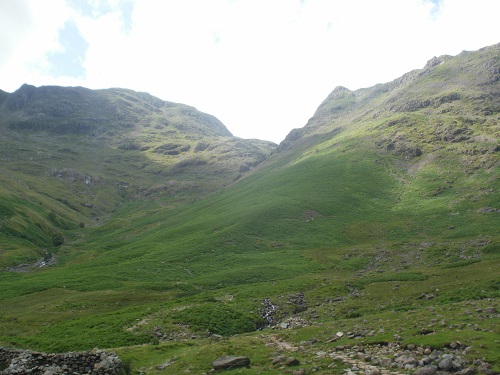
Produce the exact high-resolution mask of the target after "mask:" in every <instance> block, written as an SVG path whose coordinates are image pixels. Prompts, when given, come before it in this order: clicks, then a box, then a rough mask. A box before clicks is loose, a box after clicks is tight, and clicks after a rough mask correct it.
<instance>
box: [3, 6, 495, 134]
mask: <svg viewBox="0 0 500 375" xmlns="http://www.w3.org/2000/svg"><path fill="white" fill-rule="evenodd" d="M499 19H500V1H499V0H440V1H438V0H301V1H299V0H0V89H2V90H4V91H8V92H13V91H15V90H16V89H17V88H19V87H20V86H21V85H22V84H23V83H29V84H33V85H35V86H42V85H63V86H84V87H88V88H92V89H98V88H109V87H123V88H129V89H133V90H136V91H146V92H149V93H151V94H152V95H155V96H157V97H159V98H161V99H163V100H167V101H173V102H179V103H184V104H188V105H192V106H195V107H196V108H198V109H199V110H201V111H204V112H207V113H210V114H212V115H214V116H216V117H218V118H219V119H220V120H221V121H222V122H223V123H224V124H225V125H226V126H227V127H228V129H229V130H230V131H231V132H232V133H233V134H234V135H235V136H238V137H242V138H258V139H265V140H271V141H274V142H280V141H281V140H283V139H284V137H285V136H286V135H287V134H288V132H289V131H290V130H291V129H293V128H298V127H302V126H304V125H305V124H306V123H307V120H308V119H309V118H310V117H311V116H312V115H313V114H314V111H315V110H316V108H317V107H318V106H319V104H320V103H321V102H322V100H323V99H325V98H326V96H327V95H328V94H329V93H330V92H331V91H332V90H333V89H334V88H335V87H336V86H345V87H347V88H349V89H351V90H356V89H358V88H361V87H369V86H372V85H374V84H377V83H382V82H387V81H390V80H393V79H395V78H397V77H399V76H401V75H402V74H404V73H406V72H408V71H410V70H412V69H420V68H422V67H423V66H424V65H425V63H426V61H427V60H429V59H430V58H432V57H433V56H439V55H443V54H450V55H456V54H458V53H460V52H461V51H462V50H476V49H479V48H481V47H484V46H488V45H492V44H495V43H498V42H500V27H499V21H498V20H499Z"/></svg>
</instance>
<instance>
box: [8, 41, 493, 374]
mask: <svg viewBox="0 0 500 375" xmlns="http://www.w3.org/2000/svg"><path fill="white" fill-rule="evenodd" d="M498 56H499V47H498V46H493V47H490V48H487V49H483V50H481V51H477V52H473V53H463V54H461V55H459V56H457V57H442V58H437V59H433V60H431V61H430V62H429V64H428V65H427V66H426V67H425V68H424V69H422V70H419V71H414V72H411V73H409V74H407V75H405V76H404V77H402V78H400V79H398V80H395V81H394V82H391V83H388V84H383V85H377V86H375V87H373V88H369V89H362V90H358V91H354V92H351V91H349V90H348V89H345V88H337V89H335V90H334V91H333V92H332V94H331V95H330V96H329V97H328V98H327V99H326V100H325V101H324V102H323V103H322V104H321V106H320V107H319V108H318V111H317V112H316V114H315V115H314V117H313V118H312V119H311V120H310V122H309V123H308V124H307V125H306V126H305V127H304V128H302V129H296V130H294V131H292V132H291V133H290V135H289V136H288V137H287V139H286V140H285V141H284V142H282V144H281V145H280V146H279V147H278V148H277V149H276V150H275V151H274V152H273V153H272V155H271V156H270V157H268V158H267V160H265V161H264V162H261V163H260V164H259V165H258V167H256V168H254V169H252V170H250V171H248V170H247V169H249V168H250V164H251V163H250V164H248V166H249V168H246V167H244V168H242V169H240V170H239V171H238V172H233V173H235V174H232V175H231V174H229V175H231V178H232V179H225V180H224V182H222V180H217V181H218V182H219V185H218V186H219V187H221V186H222V185H223V184H225V185H226V186H225V187H224V188H223V189H218V190H217V189H215V187H214V188H213V189H208V188H207V191H210V192H212V194H210V195H204V196H203V198H199V197H200V196H199V195H198V191H196V190H190V191H189V194H191V195H190V196H189V197H190V199H184V200H182V201H181V203H179V202H178V203H175V202H176V201H175V199H173V197H172V196H171V195H168V194H157V195H155V196H154V199H145V197H148V195H147V194H144V193H143V192H144V191H143V190H140V189H139V187H140V186H141V185H140V183H144V181H152V180H147V178H149V179H152V177H151V175H150V174H148V173H145V172H140V169H137V170H136V169H133V170H131V169H130V167H129V166H130V164H126V163H124V162H123V159H122V160H121V162H120V163H115V162H111V161H110V162H109V163H106V165H105V168H108V169H109V171H110V172H109V173H110V175H116V176H118V175H120V173H121V172H119V170H120V168H123V169H124V170H123V172H124V173H129V174H130V178H129V179H128V181H132V180H133V181H134V184H135V186H136V187H135V189H136V190H135V191H134V193H131V192H130V191H129V190H125V193H123V195H120V198H117V202H119V204H116V205H115V206H114V208H113V209H112V210H109V211H107V212H108V213H109V214H108V216H100V218H101V219H100V221H99V225H94V223H95V221H92V220H90V219H88V218H92V215H91V214H87V213H86V212H85V211H83V213H81V214H79V215H80V216H77V217H71V216H69V215H67V216H64V214H65V212H66V211H64V210H62V209H61V210H60V211H57V208H58V207H59V206H54V209H53V210H52V211H54V212H55V213H57V214H58V215H57V216H56V217H55V218H54V216H51V217H50V218H49V217H48V216H47V220H45V218H44V216H43V215H46V211H44V210H43V208H44V207H46V205H47V204H49V202H54V201H55V202H59V203H61V202H60V201H59V200H57V199H56V200H48V201H47V202H45V201H42V202H41V203H42V204H39V205H34V204H32V205H28V204H26V206H25V209H26V210H30V213H32V214H31V215H30V216H29V218H30V219H31V218H32V217H33V216H34V215H35V213H36V212H39V215H40V217H41V218H43V219H44V220H42V219H40V220H39V221H37V222H40V223H41V222H46V223H47V224H46V225H48V226H49V228H51V229H52V228H61V226H64V223H66V222H67V223H68V224H67V225H68V226H69V227H68V228H64V232H63V233H64V237H65V242H64V244H60V245H59V246H57V251H56V253H57V254H56V261H55V264H53V265H51V266H50V267H40V268H38V269H32V270H31V271H30V272H24V273H20V272H2V273H0V285H1V288H0V300H1V303H0V343H1V344H3V345H5V346H18V347H28V348H33V349H39V350H47V351H65V350H77V349H88V348H92V347H96V346H97V347H101V348H116V349H117V350H118V352H119V354H120V355H121V356H122V358H124V359H125V360H127V361H131V363H132V365H133V367H134V368H135V369H136V372H139V371H141V372H143V373H164V372H165V371H167V373H181V372H183V371H185V370H189V371H191V372H192V373H208V372H209V371H210V368H211V361H213V360H214V359H215V358H217V357H218V356H221V355H241V354H243V355H247V356H249V357H250V358H251V360H252V364H251V367H250V368H249V369H237V370H231V371H229V373H248V374H250V373H269V374H279V373H283V371H285V370H286V369H285V368H283V366H282V367H280V365H279V364H278V365H273V364H272V359H273V358H274V357H276V356H277V355H278V354H283V355H286V356H288V355H292V354H293V355H294V356H296V357H298V358H299V360H300V361H301V363H302V364H301V366H302V367H303V368H305V369H306V371H307V373H309V372H312V371H313V370H314V371H315V372H316V373H320V374H331V373H332V371H333V373H342V371H343V367H345V365H344V364H342V361H339V360H334V359H332V357H331V356H328V355H326V354H325V355H318V354H317V353H319V352H323V353H331V352H332V351H333V350H335V347H339V346H342V347H343V346H345V345H348V346H353V345H369V344H373V345H375V344H384V345H387V344H388V343H394V342H397V343H402V344H405V345H406V344H412V345H415V346H420V347H422V348H432V349H440V350H441V349H442V350H444V349H443V348H445V347H448V348H449V347H450V345H451V344H453V345H455V346H456V342H460V345H463V346H464V347H465V346H467V347H469V346H470V347H471V348H470V349H467V351H465V352H464V354H461V355H462V356H463V357H464V358H468V359H469V360H470V361H472V359H474V358H483V360H485V361H487V362H489V363H490V364H491V366H490V368H492V369H493V371H499V370H500V368H499V364H500V358H499V357H498V353H499V352H500V347H499V343H498V334H499V333H500V332H499V331H498V327H497V325H496V324H495V322H497V321H498V309H499V306H498V297H499V293H500V292H499V290H500V284H499V280H500V279H499V276H500V275H499V273H498V269H499V266H500V258H499V250H500V244H499V242H500V238H499V234H498V228H499V227H500V219H499V212H500V207H499V202H500V196H499V179H498V158H499V156H498V150H499V146H498V135H499V126H498V119H499V97H498V93H499V92H500V91H499V89H498V85H499V83H498V82H500V79H499V72H500V68H499V61H498ZM16 134H17V133H16ZM205 139H206V138H203V139H201V140H197V142H201V143H203V142H205ZM231 142H236V144H235V143H232V144H233V145H235V147H243V144H245V145H247V146H246V147H262V148H261V150H263V149H264V146H265V145H263V144H261V143H257V144H253V143H243V142H245V141H242V140H238V141H235V140H232V139H231ZM238 142H241V143H242V144H241V145H237V143H238ZM247 142H248V141H247ZM160 143H161V142H160ZM179 143H180V142H179ZM34 144H35V143H34ZM225 145H227V143H225ZM18 147H20V146H18ZM141 147H142V146H141ZM195 147H196V146H195ZM221 147H222V146H221ZM224 147H226V146H224ZM167 148H168V147H167ZM110 149H111V150H114V149H113V147H110ZM165 150H166V149H165ZM206 150H207V152H208V150H209V148H207V149H206ZM116 152H117V155H122V154H121V153H119V151H116ZM131 152H132V151H131ZM133 152H136V153H137V155H143V154H141V152H146V155H147V159H145V160H144V162H145V163H146V166H145V167H144V170H150V169H151V168H157V167H158V166H162V168H167V169H168V168H169V167H170V165H169V164H168V163H165V164H161V160H159V159H158V160H157V159H155V157H158V155H159V154H158V153H153V152H152V151H151V149H148V150H145V151H140V150H139V151H138V150H135V151H133ZM189 152H193V155H194V151H191V150H190V151H189ZM262 152H263V151H262ZM107 155H114V154H112V153H111V151H110V152H109V154H108V153H107ZM126 155H136V154H129V153H127V154H126ZM130 157H131V156H130ZM162 157H163V156H162ZM217 157H220V154H219V156H217ZM110 158H111V156H110ZM100 159H101V158H99V157H97V156H96V161H97V160H100ZM75 160H79V158H77V157H76V156H75ZM218 160H219V161H220V160H221V159H218ZM240 160H241V159H240ZM239 162H240V163H241V161H239ZM32 165H35V164H34V163H33V164H32V163H27V162H26V163H22V168H26V170H27V168H29V167H30V166H32ZM164 165H167V166H166V167H164ZM211 165H212V164H210V163H206V164H200V165H196V166H195V167H196V168H197V169H196V171H197V173H199V174H200V175H201V181H203V183H205V181H209V179H210V177H211V176H213V175H214V170H213V169H210V166H211ZM213 165H215V164H213ZM217 165H218V167H219V168H221V167H220V164H217ZM115 168H116V170H115ZM10 170H14V168H13V167H12V166H11V169H10ZM26 170H25V169H23V171H25V172H24V173H26V176H28V175H29V173H28V172H27V171H26ZM113 170H115V171H116V172H111V171H113ZM136 171H137V173H138V174H135V173H136ZM240 172H246V173H245V174H244V175H242V176H239V178H238V179H237V180H236V181H234V180H235V178H236V177H238V174H239V173H240ZM113 173H114V174H113ZM141 173H143V174H141ZM193 173H194V172H193ZM3 176H6V174H3ZM185 176H190V174H189V173H186V174H185ZM198 176H199V175H196V178H193V180H190V181H198V179H197V177H198ZM4 178H5V181H6V183H7V182H8V183H11V184H16V181H12V179H9V178H8V176H6V177H4ZM26 178H27V177H26ZM122 180H124V179H122ZM187 180H188V178H187V177H186V181H187ZM47 181H49V180H47ZM60 181H61V178H59V179H57V178H56V179H55V181H54V182H53V183H51V184H49V183H48V182H47V190H48V191H53V192H54V193H51V194H53V195H54V196H57V197H60V195H59V193H57V194H56V192H57V191H58V190H57V189H58V186H59V185H58V184H60V183H61V182H60ZM56 182H57V183H56ZM230 182H231V183H230ZM17 183H18V184H19V182H17ZM200 184H201V182H200ZM131 185H132V184H131ZM38 186H39V187H37V189H38V190H37V191H38V195H37V197H41V196H44V195H43V194H42V193H41V192H42V191H45V189H42V185H38ZM204 186H206V185H204ZM83 188H85V189H88V187H87V186H83V185H82V190H81V191H79V190H76V192H73V195H71V197H73V196H78V197H82V196H85V195H84V194H85V190H84V189H83ZM18 189H19V188H18ZM127 189H130V188H127ZM8 191H10V192H14V191H15V189H14V188H10V189H9V190H8ZM26 191H28V189H27V188H26V190H23V192H24V194H25V195H24V196H21V198H22V199H24V200H23V202H26V201H28V202H31V200H32V199H31V198H29V195H28V193H27V192H26ZM61 191H62V192H64V191H66V190H61ZM117 191H118V192H119V190H117V189H115V190H113V194H118V193H116V192H117ZM16 194H20V193H16ZM186 194H187V193H186ZM62 196H63V197H64V195H62ZM27 197H28V198H27ZM195 197H196V198H198V199H194V198H195ZM16 199H20V198H17V197H16V195H14V194H13V193H11V195H7V194H5V196H4V197H3V200H1V201H0V202H4V203H2V204H3V207H6V208H9V209H10V211H9V210H5V211H2V212H5V217H6V218H7V219H8V218H13V217H16V216H15V213H16V212H15V207H16ZM79 199H82V198H79ZM68 201H69V199H68ZM54 204H55V203H54ZM63 204H64V203H61V205H63ZM61 207H63V206H61ZM84 209H90V208H88V207H86V208H82V210H84ZM59 212H60V213H59ZM9 215H10V216H9ZM18 215H19V214H18ZM21 216H22V215H21ZM80 218H83V219H80ZM84 219H85V220H88V221H84V224H85V225H84V226H81V225H76V226H73V227H72V226H71V225H70V224H71V223H76V222H77V221H78V220H82V221H83V220H84ZM2 220H4V218H2ZM10 220H12V219H10ZM9 223H10V221H9ZM21 223H24V225H26V228H29V230H30V231H32V234H30V236H29V240H30V241H31V243H35V242H34V239H35V238H37V233H38V232H39V231H40V230H41V229H40V228H39V227H38V226H36V225H29V222H28V221H27V220H25V221H24V222H23V221H21ZM56 223H57V226H56ZM10 225H12V224H10ZM35 227H36V228H39V229H36V228H35ZM60 230H61V231H62V230H63V229H60ZM42 232H43V233H45V232H44V231H42ZM2 233H4V232H2ZM5 236H6V237H4V239H2V241H3V242H2V246H5V247H7V246H11V247H12V249H14V248H19V249H22V248H23V246H24V243H22V241H26V240H27V239H23V238H22V237H21V236H19V235H18V236H14V237H12V236H11V237H7V235H5ZM40 237H41V238H42V240H44V241H48V240H49V239H47V238H46V239H44V238H43V236H42V235H40ZM13 239H15V241H19V242H15V241H14V240H13ZM42 240H40V241H42ZM41 243H42V242H41ZM16 246H17V247H16ZM6 249H7V248H6ZM9 249H10V248H9ZM11 251H13V250H11ZM9 254H12V252H11V253H9ZM10 256H11V255H10ZM266 301H270V302H266ZM269 303H272V304H273V305H274V306H276V310H275V311H273V312H272V313H271V316H272V325H273V326H274V329H271V328H270V327H268V326H267V325H268V321H266V319H265V317H266V315H265V311H266V308H269ZM266 306H267V307H266ZM267 316H269V315H267ZM281 323H282V324H281ZM259 328H263V329H262V330H259V331H256V332H255V330H256V329H259ZM338 331H344V332H345V333H346V335H345V336H344V337H343V338H342V339H338V340H337V339H336V340H334V339H333V338H334V337H335V334H336V332H338ZM347 333H350V335H349V334H347ZM313 338H314V340H312V339H313ZM311 340H312V341H311ZM280 343H281V344H280ZM139 344H146V345H139ZM291 348H295V349H293V350H294V351H293V352H292V349H291ZM422 350H423V349H422ZM166 360H168V361H167V362H168V366H166V370H160V369H158V368H157V366H158V365H162V364H165V363H166ZM476 367H477V366H476Z"/></svg>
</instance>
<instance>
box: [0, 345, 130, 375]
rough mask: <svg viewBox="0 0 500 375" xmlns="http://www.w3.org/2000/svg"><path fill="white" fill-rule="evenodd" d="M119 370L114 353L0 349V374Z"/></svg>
mask: <svg viewBox="0 0 500 375" xmlns="http://www.w3.org/2000/svg"><path fill="white" fill-rule="evenodd" d="M122 367H123V364H122V361H121V360H120V358H118V356H117V355H116V353H113V352H105V351H101V350H92V351H88V352H70V353H58V354H47V353H40V352H34V351H31V350H21V349H9V348H0V369H3V371H1V372H0V374H1V375H14V374H16V375H21V374H32V375H60V374H65V375H69V374H87V375H118V374H120V373H121V371H122Z"/></svg>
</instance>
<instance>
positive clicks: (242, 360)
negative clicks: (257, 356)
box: [212, 356, 250, 370]
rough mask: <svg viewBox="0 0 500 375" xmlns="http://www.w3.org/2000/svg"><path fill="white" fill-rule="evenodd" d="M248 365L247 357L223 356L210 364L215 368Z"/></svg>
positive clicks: (224, 368)
mask: <svg viewBox="0 0 500 375" xmlns="http://www.w3.org/2000/svg"><path fill="white" fill-rule="evenodd" d="M249 365H250V359H249V358H248V357H236V356H224V357H220V358H217V359H216V360H215V361H213V363H212V366H213V368H214V369H215V370H226V369H231V368H235V367H246V366H249Z"/></svg>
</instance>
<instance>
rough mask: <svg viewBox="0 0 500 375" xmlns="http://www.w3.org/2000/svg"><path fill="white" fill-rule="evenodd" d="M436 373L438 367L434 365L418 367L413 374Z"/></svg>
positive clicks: (425, 374)
mask: <svg viewBox="0 0 500 375" xmlns="http://www.w3.org/2000/svg"><path fill="white" fill-rule="evenodd" d="M434 374H436V369H435V368H434V367H430V366H429V367H421V368H419V369H417V370H416V371H415V372H414V373H413V375H434Z"/></svg>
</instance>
